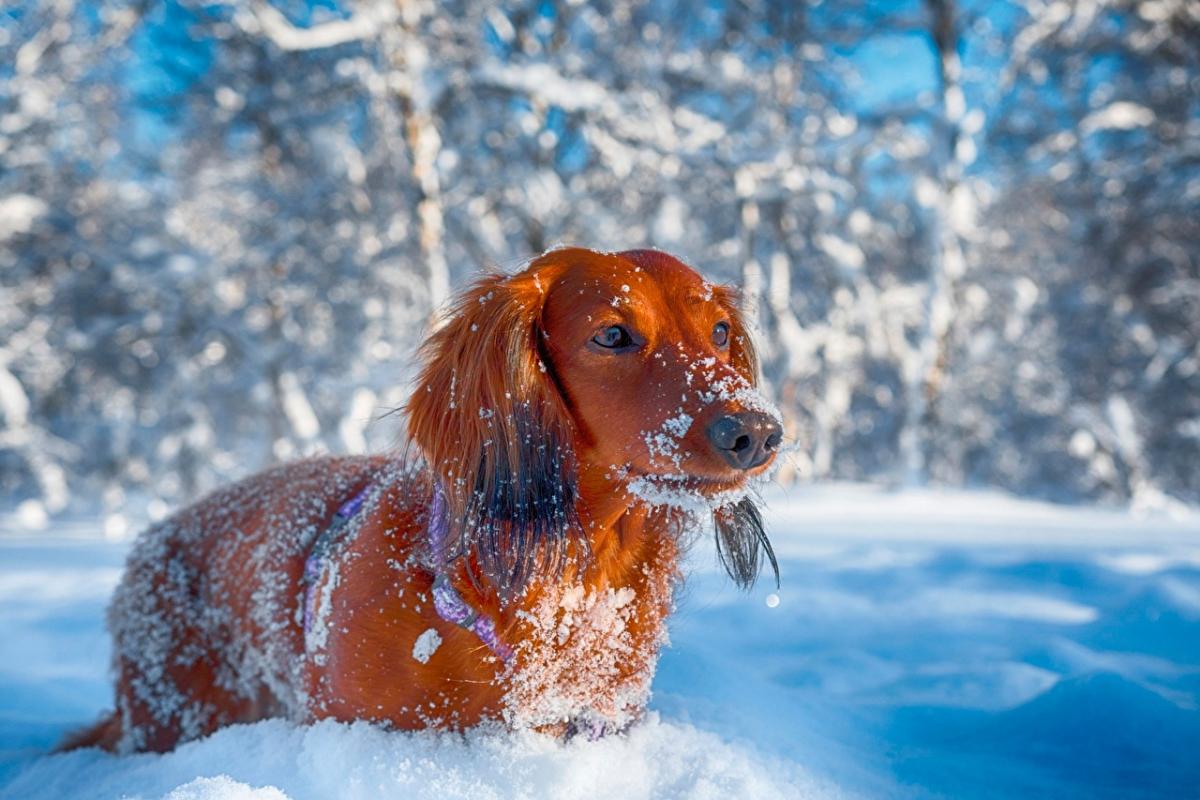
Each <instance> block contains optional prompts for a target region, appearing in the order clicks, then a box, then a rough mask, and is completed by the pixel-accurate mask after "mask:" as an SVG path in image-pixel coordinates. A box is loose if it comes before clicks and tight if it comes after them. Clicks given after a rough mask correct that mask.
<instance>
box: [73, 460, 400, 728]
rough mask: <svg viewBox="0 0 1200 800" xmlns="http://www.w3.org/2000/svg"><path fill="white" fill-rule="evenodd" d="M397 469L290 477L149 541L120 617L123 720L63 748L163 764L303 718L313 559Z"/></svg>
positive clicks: (330, 466) (120, 599)
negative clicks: (220, 740) (152, 756)
mask: <svg viewBox="0 0 1200 800" xmlns="http://www.w3.org/2000/svg"><path fill="white" fill-rule="evenodd" d="M385 464H386V461H385V460H384V459H381V458H318V459H310V460H307V461H301V462H297V463H294V464H289V465H286V466H283V467H279V468H277V469H273V470H270V471H267V472H264V473H261V474H259V475H256V476H254V477H251V478H249V479H247V480H245V481H242V482H241V483H238V484H235V485H233V486H231V487H227V488H225V489H222V490H220V491H217V492H215V493H213V494H211V495H209V496H207V497H206V498H204V499H203V500H201V501H199V502H197V503H196V504H194V505H192V506H190V507H188V508H186V509H184V510H183V511H181V512H179V513H178V514H175V515H174V516H172V517H170V518H169V519H166V520H164V521H163V522H160V523H158V524H156V525H154V526H153V527H151V528H150V529H148V530H147V531H145V532H144V533H142V535H141V536H140V537H139V538H138V540H137V542H136V543H135V544H134V546H133V549H132V551H131V553H130V555H129V559H128V562H127V564H126V569H125V575H124V578H123V579H122V581H121V584H120V585H119V586H118V587H117V590H116V593H115V594H114V596H113V602H112V606H111V607H110V609H109V617H108V618H109V627H110V629H111V630H112V633H113V639H114V656H113V660H114V667H115V671H116V675H117V692H116V695H117V697H116V699H117V708H116V710H115V711H114V712H113V713H112V714H111V715H110V716H109V717H106V718H105V719H103V720H101V721H100V722H98V723H97V724H96V725H94V726H93V727H91V728H89V729H87V730H84V731H81V732H79V733H77V734H75V735H74V736H72V737H70V738H68V739H67V740H66V741H65V742H64V743H63V745H62V748H63V749H71V748H74V747H86V746H100V747H104V748H106V749H110V750H159V751H161V750H168V749H170V748H172V747H173V746H174V745H175V744H176V743H177V742H178V741H181V740H187V739H191V738H195V737H197V736H202V735H205V734H206V733H209V732H211V731H213V730H216V729H217V728H218V727H221V726H222V725H228V724H231V723H234V722H247V721H252V720H256V719H261V718H263V717H265V716H286V717H292V718H297V717H300V716H302V714H303V709H304V699H303V696H302V695H303V691H304V690H303V675H302V667H303V659H302V656H303V653H304V630H303V619H302V618H301V617H300V616H299V615H300V614H301V613H302V609H301V608H300V604H299V603H298V598H299V597H301V596H302V593H303V587H302V584H301V581H302V575H303V570H304V561H305V556H306V554H307V553H308V550H309V548H310V547H311V545H312V542H313V540H314V539H315V538H317V537H318V536H319V535H320V533H321V531H322V530H323V529H324V527H325V526H326V525H327V524H328V522H329V520H330V518H331V517H332V516H333V514H334V512H335V510H336V509H337V507H338V505H339V503H341V502H343V501H344V500H345V499H346V497H347V496H349V495H350V494H352V493H353V492H354V491H355V490H356V488H358V487H361V486H363V485H365V484H366V483H367V482H368V481H370V480H371V478H372V477H373V476H374V475H375V474H377V473H378V472H379V471H380V470H381V469H384V468H385Z"/></svg>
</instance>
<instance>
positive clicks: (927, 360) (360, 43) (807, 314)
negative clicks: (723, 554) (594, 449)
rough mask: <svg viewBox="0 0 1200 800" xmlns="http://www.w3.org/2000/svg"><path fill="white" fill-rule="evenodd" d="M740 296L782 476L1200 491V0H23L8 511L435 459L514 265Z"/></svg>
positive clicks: (148, 500)
mask: <svg viewBox="0 0 1200 800" xmlns="http://www.w3.org/2000/svg"><path fill="white" fill-rule="evenodd" d="M556 243H572V244H581V245H586V246H592V247H596V248H599V249H625V248H631V247H641V246H656V247H661V248H663V249H666V250H669V251H671V252H674V253H676V254H679V255H680V256H682V257H683V258H684V259H685V260H688V261H690V262H691V263H692V264H694V265H695V266H697V267H698V268H699V269H701V270H702V271H704V272H706V273H708V274H709V275H711V276H713V277H716V278H719V279H721V280H724V281H727V282H730V283H734V284H737V285H740V286H741V287H742V289H743V291H744V296H745V301H746V303H747V309H748V313H749V315H750V317H751V319H752V320H753V322H754V324H755V325H756V326H757V329H758V334H759V340H760V344H761V348H762V352H763V356H764V358H763V366H764V373H765V380H766V382H767V385H768V389H769V391H770V393H771V394H772V395H773V396H774V397H775V398H776V399H777V400H778V401H779V402H780V404H781V407H782V408H783V409H784V412H785V415H786V416H787V424H788V427H789V432H790V434H791V436H792V437H793V438H794V440H795V442H796V445H797V446H796V451H795V453H794V454H793V456H792V458H791V460H790V462H789V464H788V465H787V469H786V470H785V473H784V474H783V475H782V476H781V480H803V481H811V480H822V479H854V480H875V481H882V482H886V483H890V484H895V485H911V484H925V483H934V484H943V485H954V486H960V485H961V486H987V487H997V488H1001V489H1004V490H1009V491H1013V492H1017V493H1020V494H1026V495H1033V496H1038V497H1043V498H1049V499H1053V500H1059V501H1101V502H1131V503H1133V504H1134V505H1136V506H1142V507H1150V508H1156V507H1158V508H1161V507H1163V506H1170V505H1172V504H1174V503H1176V502H1179V501H1183V502H1188V503H1196V502H1200V468H1198V465H1200V4H1197V3H1196V2H1194V0H1193V1H1191V2H1189V0H1125V1H1121V0H1075V1H1071V2H1068V1H1067V0H1045V1H1043V0H1014V1H1012V2H973V1H971V0H901V1H900V2H886V3H885V2H873V1H871V0H859V1H858V2H834V1H833V0H829V1H827V2H813V3H808V4H803V3H787V2H768V1H767V0H762V1H758V0H741V1H735V0H702V1H698V2H679V1H672V0H659V1H651V2H644V3H627V2H619V1H615V2H599V3H583V2H571V3H565V4H556V3H551V2H546V1H543V0H536V1H534V2H521V1H518V2H510V3H505V4H492V3H482V2H445V3H433V2H409V1H408V0H360V1H359V2H350V0H270V1H269V2H268V0H94V1H93V2H84V0H8V2H6V3H5V4H4V6H3V8H0V498H3V507H2V508H0V510H13V509H16V510H17V511H18V514H19V518H20V519H21V520H23V521H24V522H25V523H27V524H29V525H33V526H36V525H39V524H43V523H45V522H46V521H47V520H49V519H51V518H53V517H54V515H56V514H62V513H74V512H78V513H91V512H93V511H96V510H104V511H107V512H109V513H110V522H112V525H111V526H110V530H109V532H110V533H114V534H119V533H121V532H122V531H121V524H122V517H121V513H122V512H124V513H128V514H130V515H131V516H134V517H137V516H139V515H141V514H142V513H143V509H144V511H145V513H148V514H149V515H150V516H158V515H160V514H161V513H163V511H164V510H165V509H166V508H167V507H168V505H173V504H176V503H178V502H180V501H183V500H186V499H189V498H192V497H195V496H196V495H197V494H198V493H199V492H202V491H204V490H206V489H208V488H210V487H212V486H214V485H215V484H217V483H219V482H221V481H225V480H228V479H230V478H233V477H237V476H240V475H242V474H245V473H247V472H249V471H251V470H254V469H258V468H260V467H262V466H264V465H265V464H268V463H270V462H272V461H275V460H278V459H284V458H289V457H293V456H297V455H300V454H303V453H308V452H317V451H326V450H327V451H334V452H345V451H362V450H364V449H372V448H374V449H379V448H383V447H386V446H388V445H389V444H392V443H394V442H395V441H396V438H397V437H398V436H399V435H400V428H401V426H402V420H401V419H400V418H399V417H387V418H384V417H385V416H386V415H387V412H388V410H389V409H393V408H396V407H398V406H400V405H401V404H402V403H403V400H404V397H405V394H406V388H407V380H408V378H409V377H410V375H411V364H410V359H411V354H412V350H413V348H414V347H415V346H416V345H417V344H419V342H420V341H421V339H422V337H423V335H424V333H423V331H424V329H425V326H426V325H427V324H428V322H429V320H430V319H431V318H432V316H433V312H434V310H435V309H436V308H437V307H438V306H439V305H440V304H441V303H442V302H443V301H444V300H445V299H446V298H447V296H448V294H449V293H451V292H452V291H453V288H454V287H456V286H459V285H461V284H462V283H463V282H464V281H465V280H467V279H468V278H469V276H470V275H471V274H472V273H474V272H475V271H477V270H478V269H480V268H482V267H484V266H486V265H497V264H498V265H500V266H504V267H513V266H516V265H518V264H519V263H520V262H521V261H522V260H523V259H524V258H527V257H528V256H530V255H532V254H535V253H538V252H540V251H542V250H543V249H545V248H548V247H551V246H553V245H555V244H556Z"/></svg>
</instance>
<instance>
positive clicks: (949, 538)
mask: <svg viewBox="0 0 1200 800" xmlns="http://www.w3.org/2000/svg"><path fill="white" fill-rule="evenodd" d="M767 500H768V521H769V523H770V530H771V532H772V535H773V538H774V541H775V542H776V547H777V550H778V553H779V555H780V562H781V565H780V566H781V571H782V574H783V588H782V590H780V591H779V593H778V596H777V598H776V597H771V596H770V594H771V591H772V589H773V587H772V586H769V585H766V582H764V583H763V584H760V587H759V588H757V589H756V590H755V591H753V592H752V593H750V594H741V593H738V592H737V591H735V590H734V589H733V588H731V587H730V586H729V585H728V583H727V581H726V580H725V578H724V577H723V575H722V574H721V573H719V572H718V571H717V570H716V569H715V568H714V566H713V553H712V548H711V544H710V543H708V542H700V543H699V544H698V545H697V547H696V548H695V550H694V552H693V555H692V561H693V562H694V565H693V569H692V577H691V578H690V580H689V581H688V584H687V586H686V587H685V589H684V591H683V594H682V595H681V597H680V603H679V610H678V612H677V613H676V615H675V617H674V618H673V621H672V626H671V631H672V632H671V636H672V642H673V644H672V647H671V648H670V649H669V650H668V651H667V652H666V653H665V654H664V657H663V659H662V661H661V664H660V666H659V671H658V674H657V677H656V679H655V684H654V686H655V694H654V700H653V703H652V706H653V708H654V710H655V713H654V714H652V715H651V716H650V717H649V718H648V719H647V720H646V721H645V722H644V723H642V724H640V725H639V726H637V727H636V728H635V729H634V730H633V731H631V732H630V733H629V734H628V735H626V736H619V737H612V738H608V739H605V740H602V741H599V742H594V743H588V742H582V741H577V742H571V743H568V744H565V745H563V744H558V743H556V742H552V741H548V740H546V739H542V738H540V737H537V736H534V735H519V736H502V735H472V736H468V737H455V736H438V735H429V734H421V735H410V734H397V733H389V732H386V731H383V730H381V729H378V728H374V727H371V726H369V725H365V724H357V725H349V726H347V725H337V724H331V723H323V724H319V725H315V726H312V727H307V728H296V727H293V726H289V725H287V724H284V723H282V722H278V721H271V722H264V723H260V724H257V725H251V726H241V727H236V728H230V729H226V730H224V731H221V732H219V733H218V734H216V735H215V736H213V737H211V738H209V739H207V740H204V741H200V742H195V743H191V744H188V745H185V746H184V747H181V748H180V749H178V750H177V751H175V752H174V753H170V754H167V755H163V756H157V755H142V756H135V757H127V758H115V757H112V756H108V755H105V754H102V753H99V752H95V751H82V752H76V753H70V754H66V755H58V756H46V755H45V753H46V750H47V749H48V748H49V747H50V746H51V745H52V744H53V743H54V742H55V741H56V740H57V739H58V738H59V737H60V736H61V735H62V734H63V733H64V732H65V731H67V730H69V729H71V728H73V727H76V726H79V725H81V724H83V723H85V722H88V721H89V720H91V719H92V718H94V717H95V716H96V715H97V714H98V713H99V712H100V710H101V709H102V708H104V707H105V706H106V705H107V704H108V702H109V682H108V681H109V679H108V676H107V658H108V641H107V637H106V635H105V633H104V630H103V623H102V619H103V608H104V605H105V602H106V600H107V597H108V594H109V592H110V591H111V589H112V587H113V585H114V583H115V582H116V581H117V579H118V577H119V575H120V568H121V562H122V558H123V553H124V550H125V548H126V547H127V543H125V544H122V543H108V542H104V541H102V540H98V539H96V538H92V537H90V536H87V535H86V534H89V533H92V532H93V531H92V530H91V529H89V528H88V527H87V526H84V527H83V528H80V529H78V530H76V531H74V532H75V533H77V534H80V535H77V536H75V537H72V536H70V535H68V534H69V533H70V532H71V531H68V532H67V534H63V535H58V536H55V537H47V536H44V535H43V536H39V537H38V538H29V537H27V536H22V535H18V534H16V533H14V532H13V531H11V530H10V531H7V532H5V531H3V530H0V533H2V534H3V535H0V619H2V620H3V625H4V636H3V637H2V638H0V797H5V798H7V797H21V798H25V797H29V798H40V797H44V798H61V797H71V798H89V797H97V798H109V797H122V796H132V797H145V798H158V797H169V798H172V800H185V799H187V800H194V799H198V798H261V799H263V800H267V799H272V800H273V799H275V798H281V797H291V798H318V797H320V798H357V797H364V798H366V797H370V798H376V797H385V796H395V797H437V798H445V799H447V800H448V799H449V798H456V797H470V798H474V799H476V800H481V799H482V798H493V797H494V798H509V797H513V798H516V797H528V798H543V797H587V798H589V800H591V799H593V798H606V797H614V798H618V797H619V798H634V797H672V798H673V797H688V798H691V797H700V798H705V797H712V798H718V797H719V798H726V797H744V798H753V797H836V796H866V797H939V796H940V797H953V798H977V797H1020V798H1025V797H1040V796H1045V797H1056V798H1071V797H1079V798H1107V797H1111V798H1136V797H1196V796H1197V791H1198V790H1197V787H1198V786H1200V756H1198V755H1197V753H1200V517H1197V516H1195V515H1190V516H1189V515H1184V516H1179V515H1176V516H1175V517H1172V518H1167V517H1162V518H1138V517H1134V516H1130V515H1129V514H1125V513H1120V512H1112V511H1095V510H1088V509H1062V508H1055V507H1051V506H1044V505H1039V504H1033V503H1027V502H1021V501H1016V500H1010V499H1007V498H1003V497H999V496H994V495H985V494H977V493H933V492H906V493H900V494H888V493H884V492H880V491H876V490H871V489H866V488H862V487H845V486H843V487H837V486H835V487H821V488H816V489H806V490H795V491H792V492H790V493H788V494H786V495H785V494H783V493H780V494H775V495H771V496H769V497H768V498H767ZM96 527H99V525H97V526H96ZM776 600H778V602H777V603H776V602H775V601H776ZM768 601H770V602H768Z"/></svg>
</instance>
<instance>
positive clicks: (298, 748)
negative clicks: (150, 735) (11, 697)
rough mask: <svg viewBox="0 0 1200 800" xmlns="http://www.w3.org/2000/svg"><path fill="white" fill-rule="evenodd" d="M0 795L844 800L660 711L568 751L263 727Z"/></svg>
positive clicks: (96, 761)
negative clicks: (829, 799)
mask: <svg viewBox="0 0 1200 800" xmlns="http://www.w3.org/2000/svg"><path fill="white" fill-rule="evenodd" d="M197 776H199V777H197ZM2 794H3V795H4V796H5V797H21V798H28V800H37V798H61V797H72V798H76V800H86V799H87V798H112V797H130V798H139V799H140V798H147V799H149V798H164V800H281V798H292V799H293V800H304V799H305V798H334V797H336V798H339V800H355V799H356V798H370V799H371V800H374V799H375V798H379V797H437V798H441V799H442V800H453V798H469V799H470V800H485V798H486V799H488V800H491V799H492V798H495V800H500V799H501V798H510V797H511V798H542V797H588V798H589V799H590V800H603V799H604V798H610V797H611V798H621V800H627V799H629V798H639V797H646V798H649V797H654V798H699V799H700V800H703V799H704V798H713V799H714V800H716V799H717V798H722V800H723V798H727V797H788V798H809V797H813V798H816V797H820V798H824V797H839V796H844V795H843V794H842V793H841V792H839V791H838V790H837V789H836V788H835V787H833V786H830V785H828V784H826V783H824V782H823V781H821V780H819V779H817V778H815V777H813V776H812V775H810V774H808V773H807V772H805V771H804V770H803V769H802V768H801V767H799V766H797V765H796V764H795V763H793V762H790V761H785V760H781V759H776V758H773V757H770V756H767V755H764V754H762V753H759V752H758V751H756V750H754V749H753V748H752V747H750V746H749V745H736V744H731V743H728V742H725V741H722V740H721V739H720V738H718V737H717V736H715V735H713V734H711V733H706V732H704V731H701V730H698V729H696V728H693V727H691V726H689V725H685V724H681V723H674V722H665V721H662V720H661V719H659V718H658V717H657V715H654V714H651V715H650V716H649V717H647V719H645V720H644V721H643V722H642V723H640V724H638V725H636V726H634V727H633V728H632V729H631V730H630V731H629V732H628V733H627V734H624V735H620V736H610V737H607V738H604V739H601V740H599V741H595V742H587V741H582V740H576V741H571V742H567V743H560V742H558V741H557V740H554V739H550V738H548V737H544V736H540V735H538V734H533V733H520V734H500V733H482V732H476V733H471V734H468V735H466V736H460V735H453V734H439V733H397V732H389V731H386V730H384V729H382V728H379V727H377V726H373V725H371V724H368V723H365V722H356V723H353V724H344V723H338V722H332V721H325V722H320V723H317V724H315V725H312V726H307V727H305V726H294V725H291V724H289V723H286V722H283V721H280V720H268V721H265V722H259V723H256V724H253V725H238V726H234V727H231V728H225V729H222V730H220V731H218V732H217V733H215V734H213V735H212V736H210V737H208V738H207V739H202V740H199V741H195V742H191V743H188V744H186V745H184V746H182V747H180V748H178V749H177V750H175V751H174V752H171V753H167V754H164V755H153V754H143V755H136V756H125V757H115V756H111V755H108V754H106V753H101V752H100V751H97V750H82V751H76V752H73V753H66V754H63V755H56V756H51V757H48V758H44V759H41V760H40V761H38V762H37V763H36V764H34V765H32V766H31V767H30V768H29V769H28V770H26V771H25V772H23V773H22V774H21V775H20V776H19V777H18V778H17V779H16V780H15V781H14V782H13V783H11V784H9V785H8V786H7V787H5V789H4V791H3V792H2Z"/></svg>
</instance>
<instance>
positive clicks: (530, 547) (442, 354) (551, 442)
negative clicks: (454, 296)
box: [408, 271, 586, 599]
mask: <svg viewBox="0 0 1200 800" xmlns="http://www.w3.org/2000/svg"><path fill="white" fill-rule="evenodd" d="M547 280H548V278H547V277H546V276H539V272H538V271H532V272H531V271H526V272H522V273H520V274H518V275H514V276H505V275H500V274H492V275H488V276H486V277H484V278H483V279H481V280H480V281H478V282H477V283H475V285H473V286H472V287H471V288H470V289H468V290H467V291H466V292H465V293H463V294H462V295H460V297H459V298H458V301H457V302H456V303H455V305H454V307H453V309H452V311H451V314H450V318H449V321H448V322H447V323H446V324H445V325H444V326H443V327H442V328H441V329H439V330H438V331H437V332H435V333H434V334H433V335H432V336H431V337H430V339H429V340H428V341H427V342H426V343H425V345H424V347H423V348H422V350H421V354H420V356H421V360H422V362H423V367H422V370H421V374H420V378H419V380H418V382H417V387H416V390H415V392H414V394H413V396H412V399H411V400H410V401H409V404H408V417H409V422H408V429H409V436H410V438H411V439H412V441H413V442H414V443H415V444H416V445H417V447H419V448H420V450H421V452H422V454H423V455H424V457H425V461H426V463H427V464H428V466H429V468H430V470H431V471H432V473H433V475H434V479H435V480H436V481H439V482H440V488H441V491H442V492H443V494H444V497H445V500H446V502H445V508H446V514H447V519H446V520H445V523H446V525H447V533H448V535H447V537H446V540H447V552H444V553H433V554H432V556H433V558H435V559H438V560H439V561H441V562H444V561H446V560H448V559H453V558H456V557H459V556H463V555H467V556H469V557H472V558H474V559H475V561H476V563H477V565H478V567H479V569H480V570H481V571H482V573H483V576H484V577H486V578H487V579H488V581H489V582H490V583H492V584H493V585H494V586H495V587H496V589H497V591H498V592H499V594H500V596H501V597H502V598H505V599H507V598H509V597H513V596H515V595H517V594H519V593H520V591H521V590H522V589H523V588H524V586H525V585H526V584H527V583H528V581H529V579H530V578H532V577H533V576H535V575H536V574H538V573H543V572H552V571H555V570H557V569H559V568H560V567H561V565H562V563H563V561H564V559H565V557H566V556H567V554H568V551H569V550H570V549H571V544H572V542H573V541H574V542H575V543H576V546H586V544H585V540H584V539H583V537H581V536H577V535H576V534H577V533H578V530H579V526H578V521H577V519H576V516H575V500H576V470H575V456H574V453H573V451H572V447H571V444H572V440H573V424H572V422H571V418H570V414H569V412H568V411H567V408H566V406H565V404H564V403H563V400H562V398H561V396H560V395H559V392H558V389H557V386H556V384H555V379H554V376H553V368H552V365H551V364H550V362H549V361H548V360H547V358H546V356H545V355H544V353H545V349H544V347H542V346H541V339H542V338H543V332H542V330H541V312H542V308H543V305H544V300H545V289H547V288H548V286H543V282H545V281H547Z"/></svg>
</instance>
